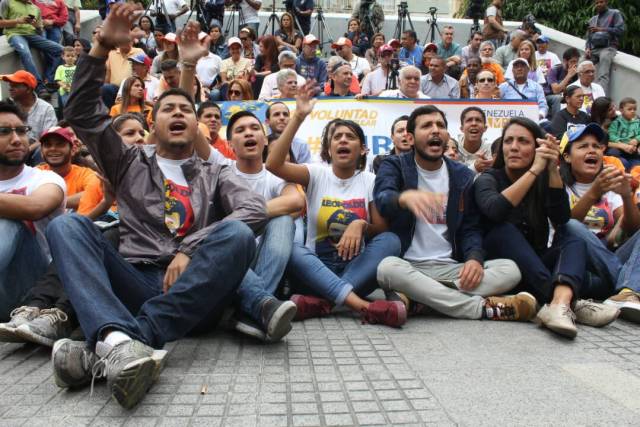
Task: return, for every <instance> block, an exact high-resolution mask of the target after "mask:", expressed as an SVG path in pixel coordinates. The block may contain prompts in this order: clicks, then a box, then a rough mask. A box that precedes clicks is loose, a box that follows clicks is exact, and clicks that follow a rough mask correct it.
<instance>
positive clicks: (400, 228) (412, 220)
mask: <svg viewBox="0 0 640 427" xmlns="http://www.w3.org/2000/svg"><path fill="white" fill-rule="evenodd" d="M444 162H445V165H446V166H447V171H448V172H449V198H448V203H447V233H448V238H447V240H449V242H450V243H451V247H452V253H453V257H454V258H455V259H456V260H457V261H459V262H465V261H468V260H470V259H474V260H476V261H478V262H480V263H482V262H483V261H484V255H483V251H482V229H481V227H480V214H479V212H478V211H477V207H476V205H475V201H474V197H473V190H472V185H473V179H474V173H473V172H472V171H471V169H469V168H467V167H466V166H465V165H463V164H461V163H457V162H454V161H452V160H449V159H448V158H444ZM417 189H418V170H417V168H416V163H415V160H414V153H413V152H410V153H405V154H402V155H400V156H389V157H387V158H386V159H385V160H384V161H383V162H382V164H381V165H380V169H379V170H378V174H377V175H376V184H375V187H374V189H373V197H374V200H375V203H376V207H377V208H378V211H380V213H381V214H382V216H383V217H384V218H385V219H386V220H387V221H388V222H389V225H390V230H391V231H392V232H394V233H395V234H397V235H398V237H399V238H400V243H401V244H402V253H403V254H404V253H405V252H406V251H407V249H409V246H411V241H412V239H413V232H414V230H415V227H416V217H415V216H414V215H413V213H411V212H410V211H409V210H407V209H402V208H401V207H400V205H399V204H398V198H399V197H400V193H402V192H403V191H405V190H417Z"/></svg>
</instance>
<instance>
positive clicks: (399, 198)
mask: <svg viewBox="0 0 640 427" xmlns="http://www.w3.org/2000/svg"><path fill="white" fill-rule="evenodd" d="M245 1H246V2H247V3H248V7H252V8H253V9H254V10H257V9H259V5H260V3H261V2H260V1H259V0H245ZM40 3H43V4H45V2H44V1H43V2H40V1H39V0H33V3H32V2H31V1H30V0H2V2H0V15H1V16H2V19H1V20H0V27H2V28H4V32H5V35H6V36H7V37H8V38H9V42H10V44H11V45H12V46H14V48H15V49H16V52H17V53H18V54H19V55H20V58H21V59H22V61H23V65H24V70H18V71H16V72H15V73H13V74H10V75H3V76H1V79H2V80H4V81H6V82H8V84H9V86H10V95H11V100H10V101H2V102H0V230H1V234H2V236H3V239H2V241H0V255H2V256H0V259H1V260H2V261H1V262H0V321H3V322H4V323H1V324H0V341H5V342H33V343H37V344H40V345H44V346H50V347H53V351H52V359H53V369H54V378H55V381H56V384H57V385H58V386H60V387H70V388H71V387H81V386H84V385H87V384H88V383H91V382H92V381H93V380H95V379H99V378H106V380H107V383H108V387H109V388H110V391H111V392H112V393H113V395H114V397H115V398H116V400H117V401H118V402H119V403H120V404H121V405H122V406H123V407H125V408H130V407H133V406H134V405H136V404H137V403H138V402H139V401H140V400H141V399H142V398H143V397H144V395H145V394H146V392H147V390H148V389H149V387H150V386H151V384H152V383H153V382H154V381H155V379H156V378H157V377H158V375H159V374H160V371H161V369H162V366H163V362H164V359H165V357H166V351H165V350H162V348H163V346H164V344H165V343H167V342H170V341H174V340H177V339H180V338H181V337H184V336H185V335H187V334H193V333H200V332H206V331H211V330H213V329H214V328H215V327H216V325H218V324H220V323H224V325H225V326H227V327H229V328H231V329H232V330H235V331H237V332H238V333H241V334H245V335H248V336H251V337H253V338H255V339H256V340H260V341H263V342H278V341H280V340H282V339H283V338H284V337H285V336H286V335H287V334H288V333H289V331H290V330H291V328H292V326H291V322H292V321H301V320H304V319H309V318H314V317H320V316H325V315H328V314H330V313H331V312H332V310H333V309H334V308H335V307H341V306H344V307H347V308H349V309H351V310H352V311H353V312H354V313H356V314H357V315H359V316H361V317H362V319H363V321H364V322H367V323H371V324H380V325H386V326H390V327H400V326H402V325H403V324H405V322H407V319H408V318H410V317H411V316H415V315H422V314H429V313H439V314H441V315H445V316H449V317H452V318H461V319H477V320H480V319H484V320H498V321H521V322H527V321H535V322H536V323H538V324H540V325H541V326H543V327H545V328H547V329H549V330H550V331H553V332H555V333H557V334H560V335H562V336H565V337H568V338H573V337H575V336H576V335H577V333H578V329H577V327H576V322H577V323H580V324H583V325H587V326H592V327H602V326H605V325H608V324H610V323H611V322H613V321H615V320H616V318H617V317H618V316H622V317H624V318H626V319H628V320H631V321H634V322H640V293H639V292H640V282H639V281H638V279H639V278H640V262H638V261H639V260H640V240H639V239H640V237H638V236H640V233H638V230H639V229H640V210H639V208H638V202H639V201H640V200H638V196H639V193H638V179H639V178H638V177H639V176H640V169H639V168H637V166H639V165H640V154H639V145H640V144H639V143H640V119H638V117H637V101H636V100H634V99H632V98H624V99H621V100H620V101H619V102H618V103H614V102H613V101H612V100H611V99H610V98H608V97H607V96H606V94H607V91H608V86H607V82H608V80H609V79H608V75H609V72H610V71H609V70H606V72H605V71H603V68H606V67H608V66H610V62H611V61H610V59H611V58H609V59H607V56H610V57H611V50H613V51H614V53H615V48H616V46H617V40H618V39H619V37H620V35H621V31H620V28H619V27H620V25H623V24H621V23H620V22H619V20H618V18H620V15H619V13H618V12H617V11H615V10H613V9H609V8H608V7H607V2H606V0H595V1H594V4H595V8H596V11H597V13H598V15H597V16H595V17H594V19H593V20H592V21H593V22H592V24H590V25H591V27H590V28H591V30H590V36H589V37H588V41H587V46H586V51H585V55H581V53H580V52H579V51H578V50H577V49H574V48H569V49H567V50H566V51H565V52H562V53H561V54H560V55H557V54H556V53H554V52H551V51H550V50H549V41H550V40H549V39H548V38H547V36H545V35H543V34H539V33H538V32H536V31H535V26H534V27H533V29H532V28H530V27H527V28H523V29H521V30H516V31H514V32H512V33H511V34H510V37H509V38H508V40H507V39H506V38H505V37H504V36H505V33H504V31H505V29H504V27H502V18H501V6H502V0H493V1H492V5H491V6H490V7H489V8H488V9H487V19H486V20H485V26H484V30H483V31H482V32H477V33H473V34H472V35H471V37H470V41H469V45H468V46H465V47H461V46H459V45H458V44H456V43H455V42H454V41H453V38H454V29H453V27H449V26H447V27H445V28H444V30H443V33H442V40H441V41H440V42H438V43H428V44H427V45H425V46H424V47H423V46H421V45H420V44H419V43H418V39H417V35H416V34H415V32H413V31H412V30H407V31H405V32H404V33H403V34H402V37H401V40H387V39H386V37H385V35H384V34H383V33H380V32H376V33H375V34H370V35H369V34H367V33H366V31H364V30H363V29H361V28H360V21H359V19H358V18H357V17H356V18H353V19H351V20H349V22H348V28H347V32H346V33H345V35H344V37H340V38H338V39H337V40H335V41H334V42H333V44H332V46H331V47H332V49H333V50H334V51H335V53H336V55H335V56H332V57H331V58H329V60H328V61H325V60H324V59H323V58H321V57H319V56H318V55H317V52H318V50H319V48H320V46H319V44H320V41H319V40H318V39H317V38H316V37H315V36H314V35H313V34H309V33H308V31H309V26H308V24H309V23H308V21H304V23H303V20H301V19H300V14H299V13H297V12H296V13H284V14H283V15H282V17H281V28H280V31H279V32H278V33H277V34H276V35H273V36H272V35H267V36H263V37H257V35H256V34H257V31H256V28H255V27H256V26H257V25H248V26H246V27H244V28H243V29H241V30H240V32H239V37H230V38H228V39H227V40H225V39H224V36H223V35H222V31H221V23H220V22H213V23H212V25H211V26H210V31H209V32H208V33H205V32H201V31H200V26H199V24H198V23H196V22H194V21H189V22H188V23H187V24H186V25H185V26H184V28H182V29H181V31H177V32H172V31H166V29H167V28H166V27H167V26H168V25H167V22H169V23H170V22H172V20H173V22H174V21H175V18H176V17H177V16H179V14H183V13H185V11H184V8H183V7H182V6H181V4H180V2H175V3H176V4H175V5H173V6H172V7H173V8H174V9H175V11H174V12H172V13H171V14H169V15H168V17H169V18H170V19H168V20H166V19H165V20H164V21H163V23H164V24H165V25H164V27H163V28H161V29H159V28H158V27H155V28H154V24H155V23H157V22H158V20H157V16H156V17H155V18H156V19H155V20H154V19H152V16H149V15H147V14H146V13H144V12H143V10H142V8H141V7H140V6H139V5H135V4H132V3H117V2H116V3H113V4H110V7H109V10H108V15H106V19H105V20H104V21H103V23H102V24H101V25H100V26H99V27H97V28H96V30H95V31H94V37H93V40H92V41H91V42H89V41H86V40H83V39H73V38H71V39H64V36H63V34H62V31H59V32H56V31H55V30H54V28H58V27H61V28H65V25H66V24H67V19H68V18H67V16H71V11H73V10H75V9H74V8H75V7H79V4H77V5H76V4H75V3H73V4H71V3H67V5H66V6H65V9H64V11H65V13H66V14H65V19H64V21H65V22H62V19H60V20H59V22H58V21H55V22H53V23H51V22H50V21H49V20H48V19H47V18H46V16H48V15H47V13H49V12H50V11H49V9H47V8H51V7H52V6H51V4H50V3H48V2H47V3H46V4H45V5H44V6H41V5H40ZM51 3H55V4H59V5H63V3H62V2H61V1H58V0H56V1H55V2H51ZM294 3H295V4H299V5H300V7H301V8H303V9H299V8H298V9H296V10H298V11H300V10H302V11H305V12H307V11H310V10H311V9H313V2H309V1H304V0H303V1H296V2H294ZM309 3H310V4H309ZM254 6H258V7H257V8H256V7H254ZM61 7H62V6H61ZM66 7H68V8H69V9H68V10H67V9H66ZM304 8H306V9H304ZM172 10H173V9H172ZM356 10H357V11H360V12H361V9H359V8H358V9H356ZM67 12H68V13H67ZM76 12H77V10H76ZM50 13H54V12H50ZM308 15H310V13H309V14H308ZM308 15H307V16H308ZM74 16H76V21H75V24H73V26H72V27H71V28H70V30H71V32H72V33H73V32H74V31H75V32H76V33H77V29H78V26H77V24H78V21H79V18H78V17H77V16H79V15H77V14H76V15H74ZM297 21H300V22H299V24H300V25H299V27H298V24H296V22H297ZM248 24H253V22H248ZM256 24H257V23H256ZM374 24H375V25H374V27H376V28H374V30H375V31H379V30H380V21H379V20H378V21H377V22H376V23H374ZM174 26H175V22H174ZM169 27H170V26H169ZM45 30H46V31H45ZM174 30H175V28H174ZM605 35H608V38H607V37H605ZM605 38H606V39H607V40H608V41H607V42H606V43H605V41H603V39H605ZM65 40H66V41H65ZM59 43H67V44H68V45H67V46H65V47H62V45H61V44H59ZM605 44H606V46H605ZM30 47H31V48H36V49H40V50H41V51H42V52H44V53H45V59H46V61H45V62H46V64H45V67H46V72H44V73H39V72H38V70H36V67H35V65H34V64H33V61H32V59H31V57H30V55H31V53H30V49H29V48H30ZM608 49H609V50H608ZM596 57H599V62H598V64H597V65H596V64H594V62H593V59H595V58H596ZM560 58H562V59H560ZM588 58H591V59H588ZM396 71H397V75H396ZM596 76H598V80H599V81H600V82H601V83H602V84H603V85H600V84H598V83H596V82H595V79H596ZM52 89H54V90H55V91H57V96H54V97H53V98H55V99H56V100H57V104H58V105H59V106H60V107H64V108H63V109H62V108H58V109H57V111H56V109H54V107H53V106H52V105H51V104H50V103H49V102H47V99H50V98H51V96H50V94H51V93H52V92H51V91H52ZM319 96H334V97H335V96H341V97H354V98H355V99H362V98H363V97H367V96H379V97H383V98H385V97H386V98H409V99H420V98H422V99H428V98H438V99H442V98H477V99H511V100H513V99H516V100H522V99H527V100H529V99H533V100H535V101H536V102H537V103H538V107H539V108H538V112H539V114H538V117H537V120H531V119H527V118H512V119H510V120H509V121H508V122H507V124H506V125H505V126H504V128H503V129H502V132H501V136H500V137H499V138H497V139H496V140H489V139H487V138H486V137H485V133H486V131H487V117H486V114H485V111H484V110H483V109H482V108H480V107H479V106H470V107H468V108H465V109H464V111H463V112H462V114H461V116H460V118H459V119H460V125H461V128H460V130H461V133H462V136H461V138H460V140H459V141H456V140H454V139H453V138H452V137H451V136H450V133H449V125H448V122H449V120H451V117H447V115H446V114H445V113H444V112H442V111H441V110H439V109H438V108H436V107H435V106H433V105H430V104H425V105H421V106H418V107H417V108H415V110H414V111H413V112H412V113H411V114H410V115H408V116H400V117H397V118H396V119H395V120H394V122H393V126H392V127H391V129H390V138H391V140H392V142H393V149H392V150H391V152H390V153H388V154H383V155H378V156H376V158H375V159H374V160H373V161H372V162H367V156H368V154H369V153H368V148H367V144H366V136H365V133H364V131H363V129H362V128H361V127H360V126H359V125H358V124H357V123H355V122H353V121H350V120H343V119H334V120H332V121H330V122H329V123H328V124H327V125H326V126H325V128H324V131H323V135H322V138H321V139H322V143H321V152H320V158H321V161H318V162H314V161H312V156H311V153H310V149H309V146H308V145H307V143H306V141H303V140H301V139H300V138H298V137H297V135H298V131H299V129H300V127H301V126H302V125H303V123H304V121H305V119H306V118H307V117H308V116H309V114H311V112H312V111H313V109H314V106H315V104H316V101H317V98H318V97H319ZM253 99H260V100H265V101H266V102H268V105H269V106H268V109H267V112H266V119H265V120H264V123H263V122H262V121H261V120H260V119H259V118H258V117H256V116H255V115H254V114H253V113H252V112H251V111H249V110H245V109H243V110H241V111H239V112H237V113H235V114H233V115H232V116H231V117H230V118H229V120H228V123H227V126H226V133H225V134H224V135H223V134H222V111H221V108H220V106H219V105H218V104H216V101H219V100H231V101H235V100H238V101H240V100H253ZM280 99H295V106H296V108H295V110H294V111H290V110H289V107H288V106H287V104H286V103H284V102H281V101H280ZM58 115H59V116H61V117H57V116H58ZM369 165H371V167H369ZM370 169H371V170H370ZM376 289H381V290H382V291H383V294H384V296H385V298H384V299H370V298H368V297H369V295H370V294H372V292H373V291H375V290H376ZM229 313H231V315H230V316H229V315H228V314H229Z"/></svg>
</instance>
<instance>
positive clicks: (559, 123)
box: [551, 108, 591, 139]
mask: <svg viewBox="0 0 640 427" xmlns="http://www.w3.org/2000/svg"><path fill="white" fill-rule="evenodd" d="M590 122H591V118H590V117H589V115H588V114H587V113H585V112H584V111H582V110H578V114H576V115H575V116H573V115H572V114H571V113H570V112H568V111H567V109H566V108H563V109H562V110H560V111H559V112H557V113H556V115H555V116H553V119H552V120H551V131H552V133H553V135H554V136H555V137H556V138H558V139H560V138H562V135H564V133H565V132H566V131H567V126H568V125H569V124H574V125H577V124H581V125H586V124H588V123H590Z"/></svg>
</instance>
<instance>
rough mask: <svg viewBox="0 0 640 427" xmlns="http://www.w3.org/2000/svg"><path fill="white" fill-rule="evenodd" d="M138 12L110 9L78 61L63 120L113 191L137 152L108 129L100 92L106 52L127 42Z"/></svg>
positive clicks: (108, 119)
mask: <svg viewBox="0 0 640 427" xmlns="http://www.w3.org/2000/svg"><path fill="white" fill-rule="evenodd" d="M140 10H141V9H140V8H139V7H136V6H134V5H132V4H128V3H127V4H123V3H118V4H114V5H113V6H112V9H111V13H110V14H109V16H108V17H107V19H106V20H105V21H104V23H103V25H102V27H101V28H100V29H99V30H98V33H97V35H96V38H95V39H96V41H95V43H94V44H93V46H92V48H91V50H90V51H89V54H88V55H82V56H81V57H80V60H79V61H78V65H77V67H76V72H75V73H74V80H73V84H72V85H71V95H70V97H69V101H68V102H67V105H66V107H65V110H64V116H65V118H66V119H67V120H68V121H69V123H71V126H72V128H73V130H74V131H75V132H76V134H77V135H78V137H79V138H80V139H81V140H82V141H83V142H84V143H85V145H86V146H87V148H88V149H89V151H90V152H91V155H92V156H93V158H94V160H95V161H96V164H97V165H98V166H99V167H100V169H101V170H102V172H103V174H104V176H105V178H106V179H107V180H108V181H109V182H110V183H111V184H112V185H113V187H114V188H116V189H117V187H118V183H119V181H120V177H121V176H122V174H123V172H124V171H125V170H126V169H127V167H128V164H129V162H130V161H131V160H132V159H133V158H134V157H135V153H136V152H137V149H136V148H134V147H127V146H125V145H124V144H123V143H122V139H121V138H120V136H119V135H118V134H117V133H116V131H115V130H114V129H113V127H112V126H111V117H110V116H109V112H108V110H107V108H106V107H105V105H104V103H103V102H102V100H101V97H100V88H101V87H102V86H103V84H104V76H105V71H106V70H105V62H106V59H107V56H108V54H109V51H110V50H111V49H113V48H115V47H116V46H118V45H120V44H122V43H124V42H126V41H128V40H129V38H130V34H129V30H130V28H131V25H132V24H133V22H135V20H136V19H137V18H138V15H139V12H140Z"/></svg>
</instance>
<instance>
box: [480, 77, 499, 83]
mask: <svg viewBox="0 0 640 427" xmlns="http://www.w3.org/2000/svg"><path fill="white" fill-rule="evenodd" d="M493 82H495V80H494V79H492V78H491V77H487V78H484V79H478V83H493Z"/></svg>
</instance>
